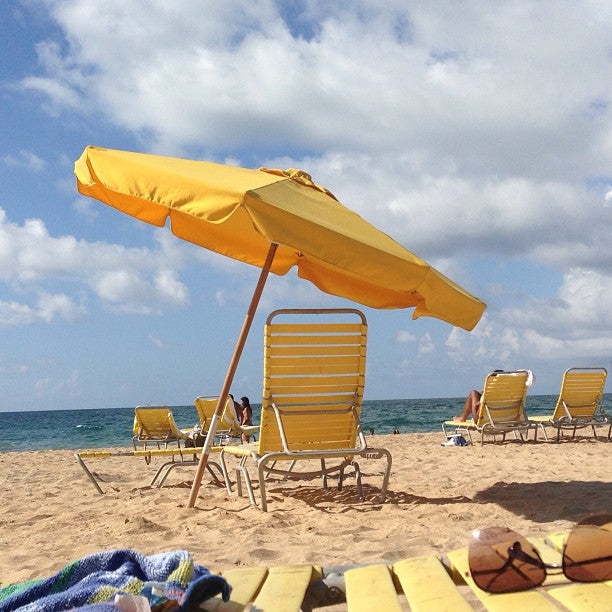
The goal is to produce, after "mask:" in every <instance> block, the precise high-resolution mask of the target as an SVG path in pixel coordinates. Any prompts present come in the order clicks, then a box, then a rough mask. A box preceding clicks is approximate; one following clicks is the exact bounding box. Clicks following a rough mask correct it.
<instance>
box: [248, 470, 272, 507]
mask: <svg viewBox="0 0 612 612" xmlns="http://www.w3.org/2000/svg"><path fill="white" fill-rule="evenodd" d="M265 463H266V462H265V461H261V462H260V463H259V465H258V466H257V467H258V472H259V496H260V497H261V510H262V512H267V511H268V501H267V499H266V479H265V478H264V468H265ZM251 503H252V504H253V505H254V506H256V505H257V504H256V503H255V496H254V495H253V497H252V499H251Z"/></svg>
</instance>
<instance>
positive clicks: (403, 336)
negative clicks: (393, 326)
mask: <svg viewBox="0 0 612 612" xmlns="http://www.w3.org/2000/svg"><path fill="white" fill-rule="evenodd" d="M416 339H417V338H416V336H415V335H414V334H411V333H410V332H409V331H406V330H405V329H400V330H399V331H398V332H397V333H396V334H395V341H396V342H397V343H398V344H410V343H412V342H416Z"/></svg>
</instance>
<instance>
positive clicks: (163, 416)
mask: <svg viewBox="0 0 612 612" xmlns="http://www.w3.org/2000/svg"><path fill="white" fill-rule="evenodd" d="M132 430H133V433H134V436H133V438H132V441H133V443H134V450H138V445H137V442H138V443H140V444H142V445H143V446H144V449H145V450H146V448H147V444H148V443H149V442H154V443H155V444H156V445H157V447H158V448H161V445H162V444H163V445H164V448H168V444H169V443H171V442H176V444H177V445H178V446H180V445H181V441H182V442H185V441H186V440H188V439H189V433H188V432H189V431H190V430H184V431H182V430H181V429H179V426H178V425H177V424H176V421H175V420H174V415H173V414H172V410H170V408H168V406H146V407H145V406H137V407H136V408H135V409H134V425H133V428H132Z"/></svg>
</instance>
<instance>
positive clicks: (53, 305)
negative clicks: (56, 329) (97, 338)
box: [0, 294, 85, 327]
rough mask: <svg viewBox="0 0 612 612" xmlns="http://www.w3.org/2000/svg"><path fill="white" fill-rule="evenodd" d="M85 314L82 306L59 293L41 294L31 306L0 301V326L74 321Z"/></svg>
mask: <svg viewBox="0 0 612 612" xmlns="http://www.w3.org/2000/svg"><path fill="white" fill-rule="evenodd" d="M84 314H85V311H84V307H83V306H82V305H79V304H75V303H74V302H73V300H72V299H71V298H70V297H68V296H66V295H61V294H41V295H40V296H39V297H38V299H37V300H36V303H35V304H34V305H33V306H29V305H27V304H20V303H18V302H15V301H10V302H6V301H0V327H19V326H22V325H33V324H36V323H51V322H52V321H54V320H55V319H58V318H59V319H63V320H65V321H70V322H72V321H76V320H77V319H80V318H81V317H83V316H84Z"/></svg>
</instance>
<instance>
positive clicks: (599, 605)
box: [547, 580, 612, 612]
mask: <svg viewBox="0 0 612 612" xmlns="http://www.w3.org/2000/svg"><path fill="white" fill-rule="evenodd" d="M547 594H548V595H550V596H551V597H554V598H555V599H556V600H557V601H559V602H560V603H562V604H563V605H564V606H565V607H566V608H568V609H569V610H571V611H572V612H610V610H612V581H610V580H608V582H594V583H592V584H579V583H577V582H574V583H573V584H570V585H568V586H563V587H559V588H557V589H549V590H548V591H547Z"/></svg>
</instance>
